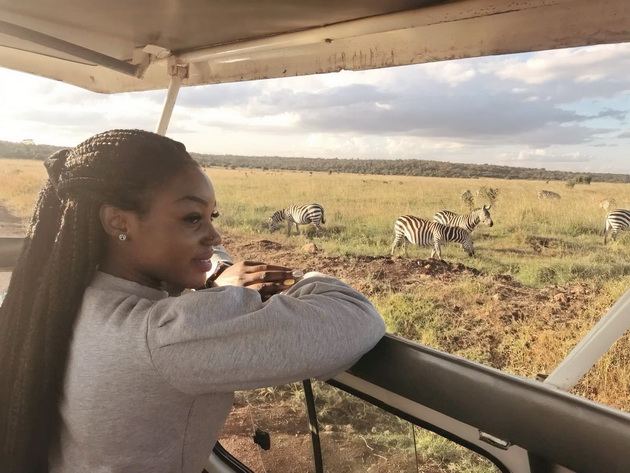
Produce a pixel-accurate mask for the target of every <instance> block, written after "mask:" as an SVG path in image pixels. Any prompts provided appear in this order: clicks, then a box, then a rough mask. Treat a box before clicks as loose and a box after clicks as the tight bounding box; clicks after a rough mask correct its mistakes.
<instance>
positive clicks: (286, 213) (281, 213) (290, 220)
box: [269, 204, 326, 235]
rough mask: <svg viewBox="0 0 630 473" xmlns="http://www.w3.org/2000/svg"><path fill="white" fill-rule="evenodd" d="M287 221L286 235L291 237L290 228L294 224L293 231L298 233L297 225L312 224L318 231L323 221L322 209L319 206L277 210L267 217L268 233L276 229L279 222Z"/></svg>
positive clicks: (298, 206) (308, 205)
mask: <svg viewBox="0 0 630 473" xmlns="http://www.w3.org/2000/svg"><path fill="white" fill-rule="evenodd" d="M283 220H286V221H287V235H291V227H292V226H293V224H295V230H296V231H297V233H298V234H299V233H300V228H299V226H298V225H304V224H307V223H312V224H313V225H315V227H316V228H317V229H318V230H319V228H320V225H321V224H322V223H326V220H324V208H323V207H322V206H321V205H319V204H307V205H291V206H289V207H287V208H285V209H282V210H278V211H277V212H276V213H274V214H273V215H272V216H271V217H269V231H270V232H274V231H276V230H277V229H278V226H279V224H280V222H282V221H283Z"/></svg>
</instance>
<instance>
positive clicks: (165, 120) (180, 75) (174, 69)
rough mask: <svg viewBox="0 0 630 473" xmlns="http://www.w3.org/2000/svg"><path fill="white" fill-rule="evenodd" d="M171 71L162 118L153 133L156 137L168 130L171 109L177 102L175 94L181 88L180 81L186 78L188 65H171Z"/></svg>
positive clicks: (171, 113)
mask: <svg viewBox="0 0 630 473" xmlns="http://www.w3.org/2000/svg"><path fill="white" fill-rule="evenodd" d="M170 70H171V82H170V84H169V85H168V91H167V92H166V99H165V100H164V107H162V116H161V117H160V122H159V123H158V126H157V129H156V130H155V132H156V133H157V134H158V135H162V136H164V135H166V129H167V128H168V124H169V122H170V121H171V116H172V115H173V108H174V107H175V102H176V101H177V94H179V89H180V87H181V86H182V80H183V79H185V78H186V77H188V65H187V64H186V65H184V66H182V65H179V64H173V65H172V66H171V67H170Z"/></svg>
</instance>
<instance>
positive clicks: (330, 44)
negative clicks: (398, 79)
mask: <svg viewBox="0 0 630 473" xmlns="http://www.w3.org/2000/svg"><path fill="white" fill-rule="evenodd" d="M626 41H630V8H628V6H627V0H600V1H593V0H520V1H508V0H453V1H444V0H441V1H440V0H360V1H358V0H309V1H291V0H264V1H261V0H230V1H226V0H214V1H213V0H134V1H131V2H130V1H128V0H108V1H101V0H99V1H96V0H22V1H20V2H17V1H15V0H0V66H2V67H6V68H10V69H15V70H19V71H24V72H29V73H33V74H37V75H40V76H44V77H48V78H52V79H57V80H60V81H63V82H67V83H69V84H74V85H76V86H79V87H83V88H85V89H89V90H92V91H96V92H104V93H117V92H127V91H139V90H150V89H163V88H166V87H168V86H169V83H170V79H171V76H173V75H174V76H177V77H178V78H179V79H181V85H182V86H191V85H201V84H212V83H220V82H232V81H241V80H255V79H266V78H274V77H288V76H296V75H305V74H315V73H327V72H334V71H339V70H342V69H348V70H363V69H374V68H380V67H390V66H399V65H406V64H418V63H424V62H431V61H440V60H447V59H457V58H465V57H476V56H485V55H494V54H504V53H514V52H525V51H536V50H545V49H556V48H564V47H573V46H583V45H590V44H599V43H615V42H626Z"/></svg>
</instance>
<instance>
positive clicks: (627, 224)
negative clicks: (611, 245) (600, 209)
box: [604, 209, 630, 245]
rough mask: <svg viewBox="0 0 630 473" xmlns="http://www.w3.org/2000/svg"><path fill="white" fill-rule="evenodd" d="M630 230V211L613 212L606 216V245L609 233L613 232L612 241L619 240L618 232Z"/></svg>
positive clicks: (619, 210)
mask: <svg viewBox="0 0 630 473" xmlns="http://www.w3.org/2000/svg"><path fill="white" fill-rule="evenodd" d="M628 229H630V210H622V209H618V210H613V211H612V212H608V214H606V223H605V225H604V245H605V244H606V238H607V237H608V232H610V231H612V234H611V236H612V239H613V241H615V240H616V239H617V232H618V231H619V230H628Z"/></svg>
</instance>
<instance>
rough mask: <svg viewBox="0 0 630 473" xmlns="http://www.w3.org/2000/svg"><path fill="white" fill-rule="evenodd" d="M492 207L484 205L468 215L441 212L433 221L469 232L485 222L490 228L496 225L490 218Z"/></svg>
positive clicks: (447, 211) (448, 211) (446, 211)
mask: <svg viewBox="0 0 630 473" xmlns="http://www.w3.org/2000/svg"><path fill="white" fill-rule="evenodd" d="M490 207H492V204H490V205H484V206H483V207H482V208H480V209H475V210H473V211H472V212H470V213H467V214H463V215H460V214H456V213H455V212H451V211H450V210H441V211H439V212H438V213H436V214H435V215H434V216H433V221H434V222H438V223H441V224H442V225H448V226H451V227H459V228H462V229H464V230H466V231H467V232H472V231H473V230H474V229H475V227H476V226H477V225H478V224H479V223H481V222H483V223H485V224H486V225H488V226H489V227H491V226H492V225H494V222H493V221H492V218H490Z"/></svg>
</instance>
